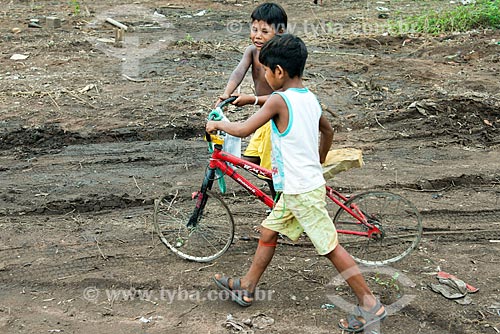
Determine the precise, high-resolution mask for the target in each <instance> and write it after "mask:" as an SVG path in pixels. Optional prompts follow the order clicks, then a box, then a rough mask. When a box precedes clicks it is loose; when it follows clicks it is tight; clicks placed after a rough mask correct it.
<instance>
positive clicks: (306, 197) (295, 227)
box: [261, 186, 339, 255]
mask: <svg viewBox="0 0 500 334" xmlns="http://www.w3.org/2000/svg"><path fill="white" fill-rule="evenodd" d="M325 194H326V190H325V187H324V186H321V187H319V188H317V189H315V190H312V191H309V192H307V193H304V194H298V195H290V194H281V197H280V199H279V200H278V203H276V206H275V207H274V209H273V211H272V212H271V213H270V214H269V216H268V217H267V218H266V219H265V220H264V221H263V222H262V224H261V225H262V226H263V227H265V228H268V229H270V230H272V231H275V232H278V233H281V234H283V235H286V236H287V237H288V238H290V239H291V240H293V241H297V240H298V239H299V237H300V235H301V234H302V232H306V234H307V236H308V237H309V239H310V240H311V241H312V243H313V245H314V247H315V248H316V251H317V252H318V254H319V255H326V254H328V253H330V252H331V251H332V250H334V249H335V247H337V245H338V243H339V242H338V238H337V230H336V229H335V225H334V224H333V222H332V219H331V218H330V215H329V214H328V211H327V210H326V202H325Z"/></svg>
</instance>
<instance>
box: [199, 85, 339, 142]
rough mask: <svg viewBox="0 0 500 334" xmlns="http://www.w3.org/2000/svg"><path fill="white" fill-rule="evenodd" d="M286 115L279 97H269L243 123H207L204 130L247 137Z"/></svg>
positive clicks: (286, 110)
mask: <svg viewBox="0 0 500 334" xmlns="http://www.w3.org/2000/svg"><path fill="white" fill-rule="evenodd" d="M285 112H286V113H287V112H288V109H287V107H286V104H285V102H284V101H283V99H282V98H281V97H280V96H279V95H273V96H271V97H270V98H269V99H268V100H267V102H266V104H265V105H264V106H263V107H262V108H260V109H259V111H257V112H256V113H255V114H253V115H252V116H250V118H248V119H247V120H246V121H244V122H224V121H208V122H207V124H206V126H205V130H206V131H207V132H208V133H212V132H214V131H217V130H221V131H224V132H226V133H228V134H230V135H231V136H235V137H240V138H243V137H247V136H249V135H251V134H252V133H253V132H255V130H257V129H258V128H260V127H261V126H262V125H264V124H265V123H266V122H269V120H270V119H271V118H273V117H274V116H276V115H279V114H280V113H281V114H283V113H285ZM328 125H329V124H328Z"/></svg>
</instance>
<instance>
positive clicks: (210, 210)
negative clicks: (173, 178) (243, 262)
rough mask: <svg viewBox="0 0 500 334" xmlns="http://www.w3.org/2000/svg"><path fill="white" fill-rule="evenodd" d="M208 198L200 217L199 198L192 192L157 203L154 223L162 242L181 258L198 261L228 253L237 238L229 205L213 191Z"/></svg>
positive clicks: (169, 196)
mask: <svg viewBox="0 0 500 334" xmlns="http://www.w3.org/2000/svg"><path fill="white" fill-rule="evenodd" d="M205 196H207V197H206V204H205V206H204V207H203V208H202V209H201V210H198V211H197V214H195V212H196V211H195V204H196V198H195V199H194V200H193V199H192V198H191V197H192V193H191V192H190V191H189V190H188V189H186V190H180V191H179V193H177V194H176V195H167V196H163V197H162V198H160V199H159V200H156V201H155V210H154V217H153V222H154V226H155V230H156V232H157V234H158V236H159V237H160V240H161V241H162V242H163V244H165V245H166V246H167V247H168V248H169V249H170V250H171V251H172V252H174V253H175V254H177V255H178V256H180V257H181V258H184V259H187V260H191V261H196V262H209V261H213V260H215V259H216V258H218V257H219V256H221V255H222V254H224V252H225V251H226V250H227V249H228V248H229V246H231V243H232V242H233V236H234V220H233V215H232V214H231V211H230V210H229V208H228V207H227V205H226V203H224V201H223V200H222V198H221V197H220V196H219V195H217V194H215V193H213V192H211V191H208V190H207V192H206V194H205ZM188 223H189V224H188ZM191 224H193V226H188V225H191Z"/></svg>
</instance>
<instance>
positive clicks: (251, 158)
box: [242, 155, 260, 165]
mask: <svg viewBox="0 0 500 334" xmlns="http://www.w3.org/2000/svg"><path fill="white" fill-rule="evenodd" d="M242 158H243V159H244V160H246V161H250V162H251V163H254V164H256V165H260V158H259V157H254V156H250V155H243V156H242Z"/></svg>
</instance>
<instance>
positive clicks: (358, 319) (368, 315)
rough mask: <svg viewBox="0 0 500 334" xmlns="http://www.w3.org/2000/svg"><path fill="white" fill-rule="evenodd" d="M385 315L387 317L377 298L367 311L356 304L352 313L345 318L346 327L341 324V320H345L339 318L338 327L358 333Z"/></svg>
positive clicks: (382, 318)
mask: <svg viewBox="0 0 500 334" xmlns="http://www.w3.org/2000/svg"><path fill="white" fill-rule="evenodd" d="M381 309H383V312H382V313H380V310H381ZM385 317H387V311H386V310H385V308H384V306H383V305H382V304H381V303H380V301H379V300H378V299H377V304H375V306H374V307H373V308H372V309H371V310H369V311H365V310H364V309H363V308H362V307H361V306H356V308H355V309H354V314H351V315H350V316H349V318H348V320H347V322H348V324H347V327H346V326H344V324H342V321H345V320H340V322H339V327H340V328H341V329H342V330H343V331H346V332H349V333H359V332H362V331H363V330H364V329H365V328H367V327H369V326H370V325H373V324H375V323H377V322H380V321H382V320H384V319H385Z"/></svg>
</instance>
